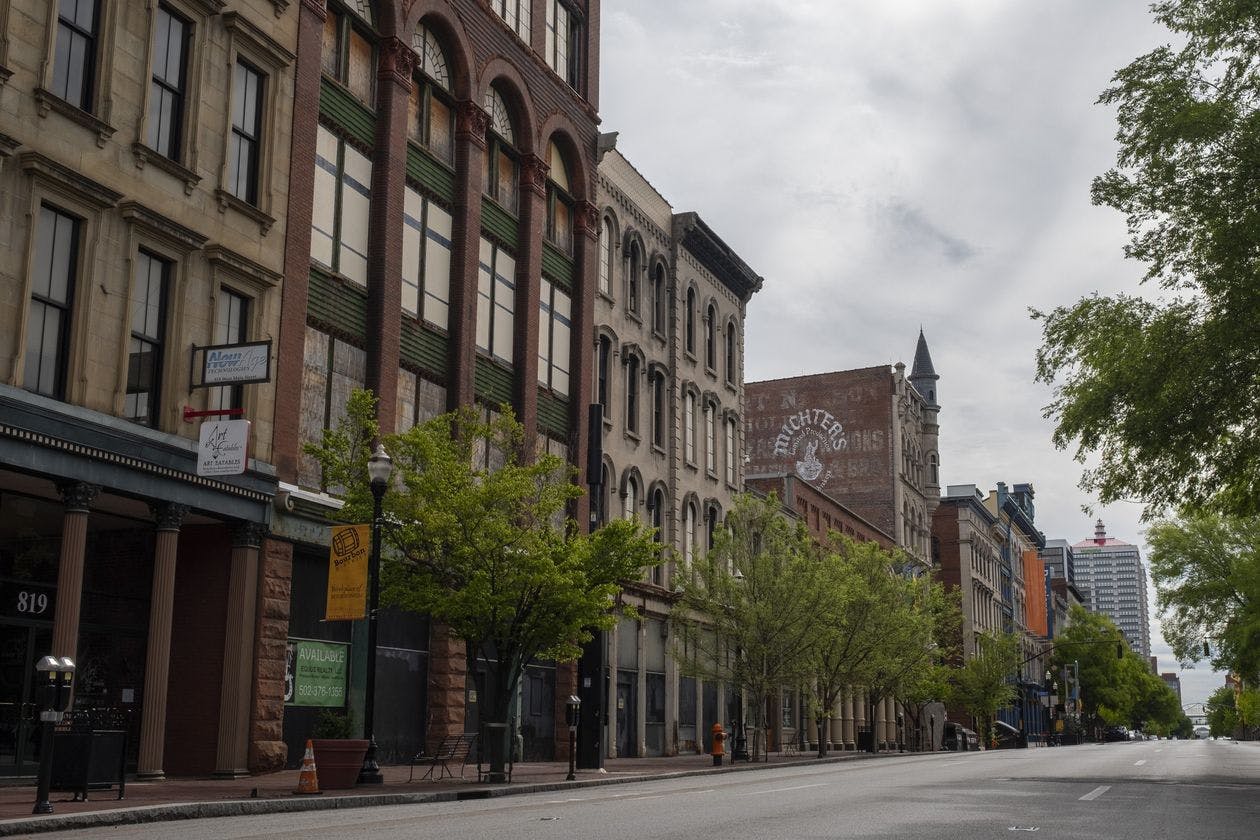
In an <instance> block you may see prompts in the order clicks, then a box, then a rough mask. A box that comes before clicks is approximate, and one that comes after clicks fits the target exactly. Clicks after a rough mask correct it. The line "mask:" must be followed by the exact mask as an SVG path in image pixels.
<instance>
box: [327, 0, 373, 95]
mask: <svg viewBox="0 0 1260 840" xmlns="http://www.w3.org/2000/svg"><path fill="white" fill-rule="evenodd" d="M375 23H376V21H375V18H374V16H373V14H372V4H371V3H370V2H368V0H351V2H343V1H342V0H329V2H328V9H327V13H326V16H325V17H324V35H323V49H322V52H321V55H320V60H321V63H322V67H323V71H324V75H326V76H328V77H330V78H332V79H336V80H337V81H338V82H340V83H341V84H342V85H344V86H345V87H346V89H347V90H349V91H350V93H352V94H354V97H355V98H356V99H358V100H359V101H360V102H362V103H363V104H364V105H366V106H368V107H369V108H375V107H376V98H375V92H376V87H375V83H376V34H375V33H374V32H373V31H372V27H373V26H374V25H375Z"/></svg>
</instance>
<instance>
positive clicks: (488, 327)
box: [477, 236, 516, 365]
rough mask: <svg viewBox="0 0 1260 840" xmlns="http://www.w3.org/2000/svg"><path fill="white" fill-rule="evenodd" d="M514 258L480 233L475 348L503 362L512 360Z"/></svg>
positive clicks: (507, 362)
mask: <svg viewBox="0 0 1260 840" xmlns="http://www.w3.org/2000/svg"><path fill="white" fill-rule="evenodd" d="M515 310H516V260H515V258H513V257H512V256H511V255H510V254H508V253H507V252H506V251H504V250H503V249H502V248H500V247H499V246H498V245H496V244H494V243H493V242H491V241H490V240H489V239H486V238H485V237H484V236H483V237H481V256H480V262H479V265H478V267H477V350H478V351H480V352H482V353H484V354H485V355H487V356H489V357H491V358H492V359H496V360H498V361H500V362H503V363H505V364H508V365H511V364H512V362H513V331H514V318H515Z"/></svg>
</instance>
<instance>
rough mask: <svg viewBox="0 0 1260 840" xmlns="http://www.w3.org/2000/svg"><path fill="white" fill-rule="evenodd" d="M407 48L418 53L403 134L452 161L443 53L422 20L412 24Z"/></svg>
mask: <svg viewBox="0 0 1260 840" xmlns="http://www.w3.org/2000/svg"><path fill="white" fill-rule="evenodd" d="M411 49H412V50H414V51H415V53H416V55H417V56H418V57H419V59H420V60H419V61H418V62H417V63H416V72H415V84H414V85H412V86H411V99H410V102H409V106H408V113H407V136H408V137H409V138H410V139H411V140H412V141H413V142H415V143H418V144H419V145H421V146H423V147H424V148H426V149H428V150H429V151H430V152H432V153H433V155H434V157H436V158H438V159H439V160H443V161H446V162H447V163H454V161H455V143H454V137H455V108H454V105H453V101H452V98H451V71H450V65H449V64H448V63H447V60H446V53H444V52H443V51H442V45H441V44H439V43H438V40H437V38H436V37H434V35H433V33H432V32H430V31H429V29H428V27H426V26H425V25H424V24H419V25H417V26H416V31H415V32H414V33H412V36H411Z"/></svg>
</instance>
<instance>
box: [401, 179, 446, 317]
mask: <svg viewBox="0 0 1260 840" xmlns="http://www.w3.org/2000/svg"><path fill="white" fill-rule="evenodd" d="M452 224H453V220H452V218H451V214H450V213H448V212H447V211H446V210H445V209H443V208H442V207H440V206H438V205H437V204H434V203H433V201H432V200H431V199H429V198H428V197H427V196H424V195H422V194H421V193H420V192H419V191H418V190H416V189H415V188H414V187H412V186H411V185H408V186H407V190H406V193H405V195H404V198H403V276H402V308H403V311H404V312H406V313H407V314H409V315H413V316H415V317H417V318H420V319H421V320H423V321H425V322H427V323H429V324H432V325H433V326H435V327H438V328H439V329H443V330H445V329H447V328H448V326H449V323H448V322H449V319H450V306H451V248H452V245H451V235H452V233H451V230H452Z"/></svg>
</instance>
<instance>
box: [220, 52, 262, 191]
mask: <svg viewBox="0 0 1260 840" xmlns="http://www.w3.org/2000/svg"><path fill="white" fill-rule="evenodd" d="M262 97H263V74H262V73H260V72H258V71H257V70H255V69H254V68H253V67H251V66H249V65H248V64H246V63H245V62H243V61H239V60H238V61H237V62H236V67H235V68H234V69H233V71H232V138H231V139H230V140H229V141H228V143H229V147H228V190H229V191H230V192H231V193H232V195H234V196H236V197H237V198H239V199H240V200H241V201H244V202H246V203H248V204H253V205H255V206H256V205H257V204H258V161H259V156H260V152H261V149H262Z"/></svg>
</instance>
